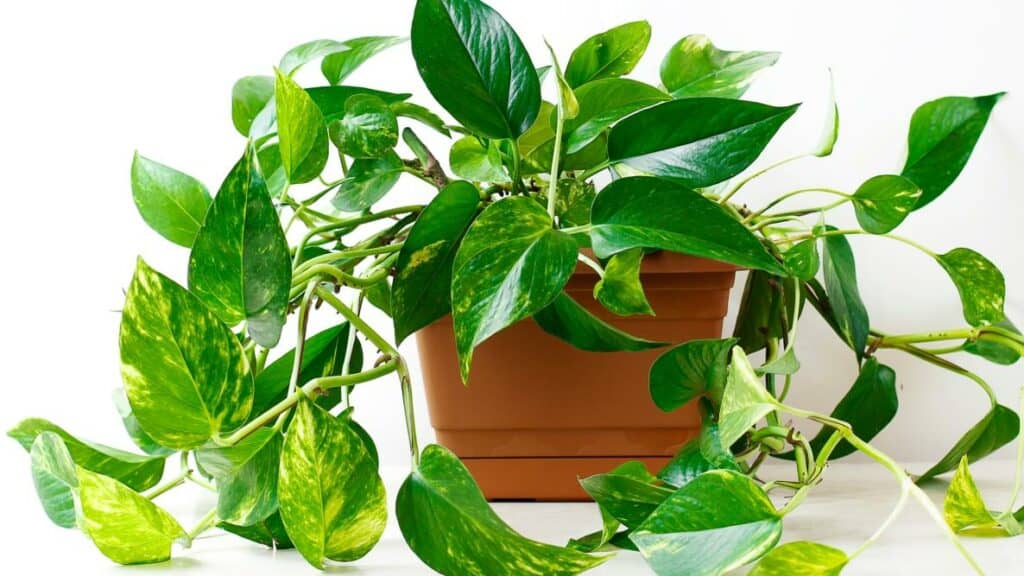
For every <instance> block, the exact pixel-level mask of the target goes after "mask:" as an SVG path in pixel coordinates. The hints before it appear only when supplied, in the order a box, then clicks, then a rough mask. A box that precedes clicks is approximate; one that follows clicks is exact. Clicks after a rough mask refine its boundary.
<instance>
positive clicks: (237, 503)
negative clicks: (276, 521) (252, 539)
mask: <svg viewBox="0 0 1024 576" xmlns="http://www.w3.org/2000/svg"><path fill="white" fill-rule="evenodd" d="M264 430H270V432H271V433H270V434H269V435H268V434H262V435H261V436H262V437H264V438H263V442H262V443H260V444H258V446H259V448H258V449H257V450H254V451H253V452H252V453H251V455H250V456H249V458H248V459H246V460H245V461H244V462H242V463H241V466H239V467H238V469H237V470H236V471H235V472H234V473H233V474H231V475H229V476H225V477H221V478H218V481H217V518H219V519H220V520H221V521H223V522H227V523H229V524H233V525H236V526H252V525H254V524H256V523H257V522H262V521H263V520H266V519H267V518H268V517H269V516H270V515H271V514H273V513H274V512H276V511H277V506H278V502H277V481H278V468H279V462H280V459H281V444H282V438H281V435H280V434H279V433H277V432H276V431H273V430H271V429H269V428H265V429H264ZM258 432H259V431H258ZM253 436H256V434H253Z"/></svg>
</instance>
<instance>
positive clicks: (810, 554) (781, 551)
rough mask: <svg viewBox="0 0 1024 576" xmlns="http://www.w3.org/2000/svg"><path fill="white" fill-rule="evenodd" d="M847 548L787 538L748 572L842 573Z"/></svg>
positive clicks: (790, 575)
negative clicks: (787, 539) (786, 540)
mask: <svg viewBox="0 0 1024 576" xmlns="http://www.w3.org/2000/svg"><path fill="white" fill-rule="evenodd" d="M849 561H850V558H849V557H848V556H847V555H846V552H843V551H842V550H839V549H838V548H833V547H831V546H826V545H824V544H818V543H816V542H806V541H799V542H787V543H785V544H783V545H782V546H779V547H778V548H774V549H773V550H772V551H771V552H768V553H767V554H765V556H764V557H763V558H761V561H760V562H758V563H757V566H754V569H753V570H751V571H750V572H749V573H748V575H747V576H839V573H840V572H841V571H842V570H843V567H845V566H846V564H847V563H848V562H849Z"/></svg>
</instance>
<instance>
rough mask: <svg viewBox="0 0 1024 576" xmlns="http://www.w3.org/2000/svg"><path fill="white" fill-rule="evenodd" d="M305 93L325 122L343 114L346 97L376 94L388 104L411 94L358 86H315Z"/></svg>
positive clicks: (401, 100) (337, 118) (404, 98)
mask: <svg viewBox="0 0 1024 576" xmlns="http://www.w3.org/2000/svg"><path fill="white" fill-rule="evenodd" d="M306 94H309V97H310V98H311V99H312V100H313V102H314V103H315V104H316V106H317V108H319V109H320V113H321V114H322V115H323V117H324V121H325V122H331V121H333V120H340V119H341V117H342V116H344V115H345V105H346V104H347V103H348V99H349V98H351V97H353V96H358V95H365V96H376V97H377V98H380V99H381V100H383V101H384V102H387V103H388V104H395V103H397V102H403V101H405V100H408V99H409V96H411V94H395V93H394V92H384V91H381V90H374V89H372V88H362V87H359V86H317V87H315V88H308V89H306Z"/></svg>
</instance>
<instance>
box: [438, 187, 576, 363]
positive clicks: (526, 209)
mask: <svg viewBox="0 0 1024 576" xmlns="http://www.w3.org/2000/svg"><path fill="white" fill-rule="evenodd" d="M551 226H552V222H551V218H549V217H548V214H547V212H545V211H544V209H543V208H541V207H540V206H539V205H538V204H537V203H536V202H534V201H533V200H531V199H529V198H526V197H522V196H513V197H510V198H506V199H504V200H501V201H499V202H496V203H494V204H491V205H490V206H489V207H487V209H485V210H484V211H483V213H482V214H481V215H480V216H479V217H478V218H477V219H476V221H475V222H473V224H472V225H470V227H469V230H467V231H466V236H465V237H464V238H463V240H462V243H461V245H460V246H459V249H458V252H457V253H456V254H455V262H454V265H453V274H452V317H453V320H454V325H455V340H456V344H457V349H458V352H459V365H460V369H461V372H462V378H463V380H466V378H467V377H468V376H469V366H470V363H471V362H472V358H473V348H475V347H476V346H477V345H479V344H480V343H481V342H483V341H484V340H486V339H487V338H489V337H491V336H492V335H494V334H496V333H497V332H498V331H500V330H502V329H503V328H505V327H507V326H510V325H512V324H514V323H516V322H518V321H520V320H522V319H524V318H527V317H529V316H532V315H533V314H534V313H536V312H538V311H539V310H541V309H542V308H544V307H546V306H547V305H548V304H550V303H551V302H552V301H554V299H555V298H556V297H557V296H558V295H559V294H560V293H561V291H562V287H563V286H565V283H566V282H567V281H568V280H569V276H570V275H571V274H572V272H573V270H574V269H575V267H576V242H575V241H574V240H573V239H572V237H571V236H569V235H568V234H564V233H562V232H559V231H557V230H554V229H553V228H552V227H551Z"/></svg>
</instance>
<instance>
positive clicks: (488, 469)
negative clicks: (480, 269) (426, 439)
mask: <svg viewBox="0 0 1024 576" xmlns="http://www.w3.org/2000/svg"><path fill="white" fill-rule="evenodd" d="M735 273H736V268H735V267H733V266H730V265H727V264H723V263H720V262H714V261H711V260H704V259H700V258H695V257H692V256H684V255H680V254H674V253H670V252H659V253H656V254H652V255H649V256H647V257H645V258H644V260H643V265H642V267H641V280H642V282H643V285H644V290H645V292H646V294H647V299H648V301H649V302H650V304H651V307H652V308H653V309H654V311H655V313H656V316H632V317H626V318H624V317H621V316H616V315H614V314H612V313H610V312H608V311H606V310H605V309H604V308H603V307H602V306H601V305H600V304H599V303H598V302H597V301H596V300H594V297H593V287H594V284H595V283H596V282H597V274H596V273H595V272H594V271H593V270H591V269H590V268H587V267H585V266H583V265H580V266H579V267H578V268H577V270H576V272H575V274H573V277H572V279H571V280H570V281H569V284H568V286H567V287H566V291H567V292H568V293H569V295H571V296H572V297H573V298H575V299H576V301H577V302H579V303H580V304H582V305H583V306H585V307H586V308H587V309H588V310H589V311H591V312H592V313H594V314H596V315H597V316H599V317H600V318H602V319H603V320H605V321H606V322H609V323H610V324H613V325H614V326H616V327H618V328H620V329H622V330H625V331H626V332H628V333H630V334H634V335H636V336H641V337H644V338H649V339H652V340H660V341H665V342H673V343H680V342H685V341H687V340H693V339H697V338H718V337H720V336H721V334H722V319H723V318H724V317H725V314H726V311H727V308H728V301H729V289H730V288H731V287H732V285H733V281H734V279H735ZM416 341H417V345H418V346H419V352H420V362H421V365H422V368H423V380H424V385H425V387H426V393H427V403H428V407H429V412H430V421H431V424H432V425H433V427H434V430H435V431H436V432H437V440H438V442H439V443H441V444H443V445H445V446H447V447H448V448H449V449H451V450H452V451H453V452H455V454H457V455H458V456H459V457H460V458H461V459H462V461H463V462H465V464H466V466H467V467H469V470H470V471H471V472H472V473H473V476H474V477H475V478H476V480H477V482H478V483H479V484H480V487H481V488H482V489H483V491H484V494H485V495H486V496H487V497H488V498H489V499H492V500H498V499H515V500H586V499H587V495H586V493H585V492H584V491H583V489H582V488H580V486H579V483H578V482H577V478H579V477H586V476H589V475H591V474H597V473H600V472H606V471H608V470H611V469H612V468H614V467H615V466H617V465H619V464H621V463H622V462H625V461H627V460H641V461H643V462H645V463H646V464H647V465H648V468H650V469H651V470H652V471H657V470H658V468H659V467H660V466H662V465H664V464H665V463H666V462H667V461H668V460H669V458H671V456H672V455H673V454H675V452H676V450H677V449H678V448H679V447H680V446H681V445H682V444H683V443H684V442H686V441H687V440H689V439H690V438H692V437H693V436H694V435H696V434H697V432H698V430H699V428H700V418H699V416H698V414H697V410H696V406H695V405H693V404H691V405H688V406H685V407H683V408H682V409H680V410H678V411H676V412H674V413H672V414H666V413H664V412H662V411H661V410H659V409H658V408H657V407H656V406H655V405H654V402H653V401H652V400H651V397H650V394H649V392H648V384H647V375H648V371H649V370H650V366H651V363H652V362H654V360H655V358H657V357H658V355H659V354H661V353H662V352H664V349H657V350H651V351H647V352H614V353H597V352H583V351H580V350H577V349H576V348H573V347H572V346H570V345H569V344H566V343H565V342H562V341H561V340H558V339H556V338H554V337H553V336H549V335H548V334H546V333H545V332H543V331H542V330H541V329H540V327H538V326H537V324H535V323H534V322H533V320H525V321H523V322H519V323H518V324H515V325H513V326H511V327H509V328H506V329H505V330H503V331H501V332H500V333H498V334H496V335H494V336H493V337H491V338H490V339H489V340H487V341H486V342H484V343H483V344H482V345H481V346H480V347H478V348H477V349H476V351H475V352H474V354H473V369H472V373H471V375H470V380H469V385H468V386H463V384H462V381H461V379H460V378H459V365H458V361H457V357H456V352H455V336H454V333H453V331H452V321H451V318H450V317H447V318H444V319H441V320H439V321H437V322H435V323H434V324H431V325H430V326H428V327H426V328H424V329H423V330H420V331H419V333H418V334H417V337H416Z"/></svg>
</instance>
